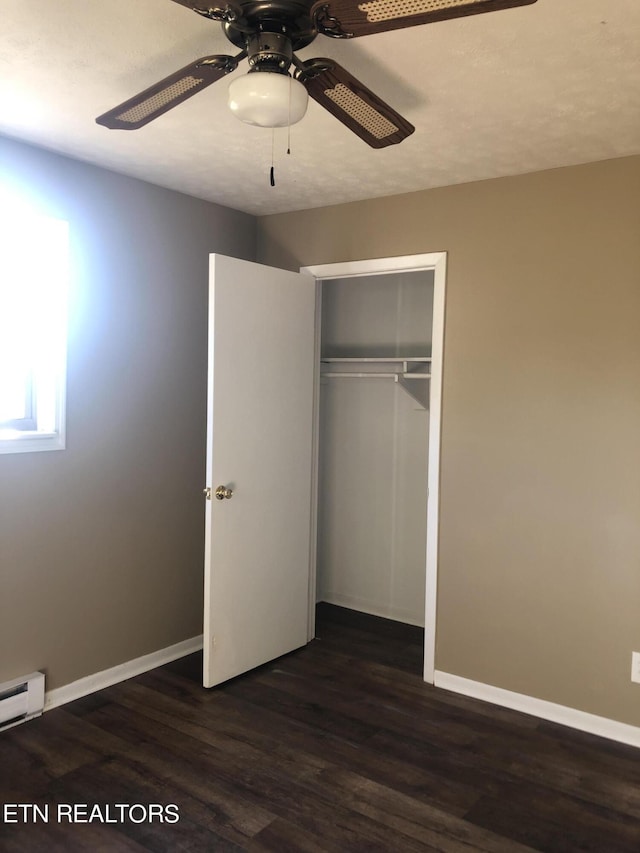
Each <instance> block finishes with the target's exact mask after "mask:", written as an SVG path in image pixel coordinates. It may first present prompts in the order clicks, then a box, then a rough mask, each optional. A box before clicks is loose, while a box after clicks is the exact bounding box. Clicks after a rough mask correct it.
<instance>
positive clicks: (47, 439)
mask: <svg viewBox="0 0 640 853" xmlns="http://www.w3.org/2000/svg"><path fill="white" fill-rule="evenodd" d="M68 244H69V234H68V223H66V222H63V221H61V220H58V219H52V218H51V217H48V216H44V215H42V214H41V213H39V212H37V211H35V210H33V209H31V208H29V207H28V206H27V205H26V204H25V203H23V202H20V201H19V200H18V199H16V197H15V196H13V195H11V194H9V193H8V192H3V191H2V189H0V453H20V452H25V451H34V450H60V449H62V448H64V446H65V444H64V441H65V437H64V392H65V361H66V330H67V323H66V320H67V284H68V274H69V261H68Z"/></svg>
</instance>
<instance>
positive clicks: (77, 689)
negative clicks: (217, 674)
mask: <svg viewBox="0 0 640 853" xmlns="http://www.w3.org/2000/svg"><path fill="white" fill-rule="evenodd" d="M201 648H202V634H200V636H199V637H192V638H191V639H190V640H182V642H180V643H175V644H174V645H173V646H167V648H166V649H158V651H157V652H151V654H148V655H143V656H142V657H139V658H135V659H134V660H130V661H127V662H126V663H121V664H118V666H112V667H111V668H110V669H103V670H102V672H94V673H93V675H87V676H85V677H84V678H79V679H78V680H77V681H72V682H71V684H65V685H64V686H63V687H57V688H56V689H55V690H48V691H47V692H46V694H45V697H44V710H45V711H50V710H51V709H52V708H57V707H58V706H59V705H66V703H67V702H73V700H74V699H81V698H82V697H83V696H87V695H88V694H89V693H95V692H96V691H98V690H103V689H104V688H105V687H111V685H112V684H117V683H118V682H120V681H126V680H127V678H133V676H134V675H141V674H142V673H143V672H148V671H149V670H150V669H155V668H156V667H158V666H164V664H166V663H171V661H174V660H178V658H183V657H185V656H186V655H190V654H193V652H198V651H200V649H201Z"/></svg>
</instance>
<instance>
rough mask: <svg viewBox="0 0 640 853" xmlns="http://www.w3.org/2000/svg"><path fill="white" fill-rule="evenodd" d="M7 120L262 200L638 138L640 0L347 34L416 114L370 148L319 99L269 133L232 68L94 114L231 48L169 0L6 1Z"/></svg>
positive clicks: (84, 153)
mask: <svg viewBox="0 0 640 853" xmlns="http://www.w3.org/2000/svg"><path fill="white" fill-rule="evenodd" d="M0 15H1V18H0V133H5V134H7V135H8V136H12V137H16V138H19V139H24V140H27V141H30V142H34V143H36V144H40V145H43V146H45V147H47V148H50V149H53V150H56V151H60V152H62V153H65V154H68V155H71V156H73V157H77V158H79V159H82V160H87V161H90V162H92V163H97V164H99V165H102V166H105V167H107V168H111V169H115V170H116V171H119V172H123V173H125V174H128V175H133V176H135V177H139V178H142V179H144V180H147V181H151V182H152V183H156V184H160V185H161V186H165V187H170V188H172V189H176V190H180V191H182V192H185V193H189V194H190V195H194V196H199V197H200V198H205V199H208V200H210V201H216V202H219V203H221V204H225V205H228V206H229V207H234V208H237V209H239V210H244V211H247V212H249V213H254V214H266V213H274V212H281V211H289V210H299V209H304V208H309V207H319V206H324V205H328V204H336V203H340V202H347V201H355V200H358V199H363V198H372V197H376V196H384V195H391V194H395V193H401V192H410V191H413V190H419V189H424V188H428V187H435V186H444V185H448V184H455V183H461V182H465V181H472V180H479V179H484V178H492V177H497V176H502V175H514V174H520V173H523V172H531V171H537V170H539V169H546V168H552V167H556V166H564V165H571V164H577V163H585V162H590V161H596V160H603V159H608V158H611V157H622V156H626V155H629V154H638V153H640V0H538V2H537V3H535V4H533V5H531V6H524V7H521V8H516V9H509V10H505V11H501V12H494V13H490V14H486V15H478V16H475V17H469V18H461V19H458V20H453V21H445V22H440V23H436V24H430V25H427V26H422V27H414V28H411V29H408V30H397V31H395V32H389V33H380V34H378V35H372V36H367V37H365V38H360V39H354V40H351V41H339V40H334V39H329V38H326V37H324V36H319V37H318V38H317V39H316V41H315V42H314V43H313V44H311V45H310V46H309V47H307V48H305V49H304V50H303V51H301V52H300V56H301V57H302V58H303V59H304V58H310V57H313V56H330V57H334V58H335V59H337V60H339V62H340V63H341V64H342V65H344V66H345V67H346V68H347V69H348V70H349V71H351V73H352V74H354V75H355V76H356V77H358V78H360V79H361V80H362V81H363V82H364V83H365V84H366V85H368V86H369V88H371V89H373V91H374V92H376V93H377V94H378V95H380V96H381V97H382V98H383V99H384V100H386V101H388V102H389V103H390V104H391V105H392V106H393V107H394V108H395V109H397V110H398V111H399V112H400V113H401V114H402V115H404V116H405V117H406V118H407V119H409V121H411V122H412V123H413V124H414V125H415V127H416V132H415V134H413V136H411V137H409V138H408V139H407V140H405V141H404V142H402V143H401V144H400V145H398V146H391V147H390V148H387V149H383V150H379V151H376V150H373V149H370V148H369V147H368V146H367V145H365V144H364V143H363V142H362V141H361V140H360V139H358V138H357V137H356V136H355V135H353V134H352V133H351V132H350V131H348V130H347V129H346V128H345V127H344V126H343V125H341V124H340V123H339V122H337V121H336V120H335V119H334V118H332V116H331V115H330V114H329V113H327V112H326V111H325V110H323V109H322V108H321V107H320V106H318V105H317V104H316V103H315V102H313V101H310V103H309V110H308V113H307V115H306V117H305V118H304V119H303V120H302V121H301V122H300V123H299V124H297V125H295V126H294V127H293V128H292V129H291V149H292V150H291V155H287V154H286V144H287V140H286V137H287V131H286V129H282V130H276V131H275V174H276V186H275V187H273V188H272V187H271V186H270V185H269V180H268V173H269V166H270V161H271V149H272V131H270V130H265V129H259V128H254V127H250V126H248V125H244V124H242V123H241V122H239V121H238V120H237V119H235V118H234V117H233V116H232V115H231V114H230V113H229V111H228V109H227V106H226V90H227V81H228V80H229V79H231V77H233V76H236V75H237V74H240V73H244V71H245V70H246V64H245V65H243V66H241V67H240V69H238V71H236V72H235V73H234V75H230V77H229V78H226V79H224V80H222V81H220V82H218V83H216V84H215V85H213V86H212V87H211V88H209V89H206V90H205V91H204V92H201V93H200V94H198V95H196V96H195V97H194V98H192V99H191V100H190V101H187V102H186V103H184V104H182V105H180V106H178V107H176V109H174V110H173V111H171V112H169V113H167V114H166V115H164V116H161V117H160V118H159V119H157V120H156V121H154V122H152V123H151V124H149V125H147V127H145V128H142V129H141V130H137V131H114V130H106V129H105V128H103V127H99V126H98V125H96V124H95V123H94V117H95V116H97V115H99V114H100V113H102V112H104V111H105V110H107V109H109V108H111V107H112V106H115V105H116V104H118V103H120V102H121V101H123V100H125V99H126V98H128V97H130V96H132V95H134V94H136V93H137V92H139V91H141V90H142V89H145V88H146V87H147V86H149V85H151V84H152V83H154V82H156V81H157V80H159V79H160V78H163V77H165V76H167V75H168V74H170V73H171V72H173V71H174V70H177V69H178V68H181V67H182V66H184V65H187V64H188V63H190V62H192V61H193V60H194V59H196V58H198V57H200V56H205V55H208V54H215V53H236V49H235V48H233V47H232V46H231V45H230V44H229V43H228V42H227V40H226V39H225V37H224V36H223V34H222V32H221V30H220V25H219V24H216V23H213V22H211V21H208V20H206V19H203V18H201V17H199V16H198V15H196V14H194V13H193V12H191V11H190V10H188V9H186V8H184V7H183V6H180V5H178V3H173V2H170V0H135V2H131V0H100V2H98V0H92V2H87V0H56V2H55V3H52V2H48V3H35V4H34V3H25V2H24V0H0Z"/></svg>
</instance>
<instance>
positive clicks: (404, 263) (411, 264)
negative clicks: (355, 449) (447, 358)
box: [300, 252, 447, 684]
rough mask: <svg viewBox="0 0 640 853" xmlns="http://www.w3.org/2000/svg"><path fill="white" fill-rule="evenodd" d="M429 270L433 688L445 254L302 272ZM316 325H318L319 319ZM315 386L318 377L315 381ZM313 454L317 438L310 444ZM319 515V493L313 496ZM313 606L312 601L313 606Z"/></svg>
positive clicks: (427, 639) (429, 670) (427, 668)
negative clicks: (431, 276)
mask: <svg viewBox="0 0 640 853" xmlns="http://www.w3.org/2000/svg"><path fill="white" fill-rule="evenodd" d="M418 270H432V271H433V274H434V294H433V328H432V334H433V338H432V354H431V356H432V362H431V387H430V392H429V475H428V484H427V490H428V496H429V497H428V501H427V565H426V586H425V636H424V671H423V677H424V680H425V681H426V682H427V683H429V684H433V681H434V675H435V652H436V601H437V589H438V528H439V508H440V432H441V420H442V364H443V356H444V314H445V283H446V271H447V253H446V252H429V253H427V254H422V255H402V256H399V257H396V258H370V259H368V260H365V261H346V262H344V263H337V264H316V265H313V266H308V267H301V268H300V272H301V273H307V274H308V275H312V276H314V277H315V278H316V279H323V280H326V279H331V278H351V277H355V276H365V275H385V274H387V273H394V272H412V271H418ZM318 322H319V320H318ZM318 382H319V378H318ZM314 443H315V445H316V453H317V436H316V438H315V439H314ZM314 501H315V503H314V507H313V508H314V511H315V512H316V513H317V493H316V494H315V495H314ZM314 604H315V601H314Z"/></svg>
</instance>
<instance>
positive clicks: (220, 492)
mask: <svg viewBox="0 0 640 853" xmlns="http://www.w3.org/2000/svg"><path fill="white" fill-rule="evenodd" d="M232 495H233V490H232V489H227V487H226V486H218V488H217V489H216V498H217V499H218V500H219V501H223V500H224V499H225V498H230V497H231V496H232Z"/></svg>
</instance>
